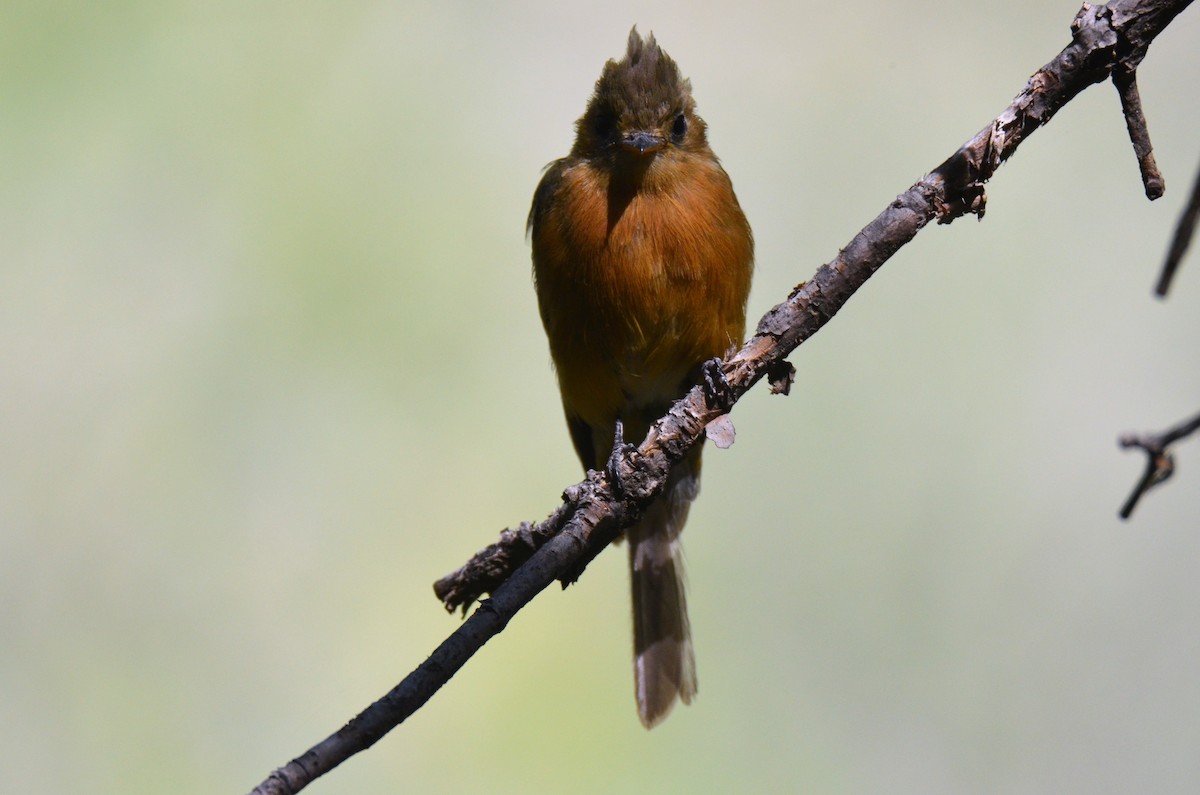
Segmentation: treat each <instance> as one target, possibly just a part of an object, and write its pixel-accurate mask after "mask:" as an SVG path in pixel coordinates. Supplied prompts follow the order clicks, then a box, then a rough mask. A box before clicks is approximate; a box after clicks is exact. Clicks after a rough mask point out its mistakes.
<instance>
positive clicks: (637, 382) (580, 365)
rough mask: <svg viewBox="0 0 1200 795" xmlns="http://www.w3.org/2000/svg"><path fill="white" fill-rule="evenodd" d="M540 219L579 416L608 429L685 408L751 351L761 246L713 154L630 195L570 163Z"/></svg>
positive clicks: (546, 183)
mask: <svg viewBox="0 0 1200 795" xmlns="http://www.w3.org/2000/svg"><path fill="white" fill-rule="evenodd" d="M539 202H540V204H541V206H539V205H538V203H539ZM532 217H533V223H532V227H533V229H532V232H533V262H534V278H535V282H536V285H537V292H538V303H539V306H540V309H541V315H542V321H543V324H544V325H545V328H546V333H547V336H548V337H549V340H550V351H551V355H552V356H553V359H554V363H555V367H556V369H557V372H558V378H559V383H560V386H561V389H562V394H563V404H564V407H565V408H566V409H567V412H568V414H575V415H577V416H578V417H580V418H581V419H583V420H584V421H585V422H587V423H588V424H589V425H592V426H604V425H608V424H611V423H612V421H613V420H614V418H615V417H616V415H617V414H618V412H622V411H624V410H626V409H627V408H628V407H636V406H639V405H647V404H652V403H662V402H664V401H668V400H673V399H675V398H677V397H679V395H680V394H681V393H682V390H681V384H682V383H683V381H684V379H685V378H686V377H687V376H688V374H689V372H690V371H691V370H692V369H693V368H694V367H695V366H696V365H697V364H699V363H700V362H702V361H704V360H705V359H708V358H711V357H713V356H719V355H723V354H725V353H726V351H728V350H729V349H730V348H731V347H733V346H735V345H737V344H740V342H741V340H742V334H743V332H744V330H745V305H746V297H747V294H748V292H749V289H750V276H751V270H752V267H753V266H752V262H753V242H752V239H751V235H750V227H749V225H748V224H747V222H746V219H745V216H744V215H743V214H742V211H741V208H740V207H739V206H738V203H737V199H736V197H735V196H734V193H733V188H732V186H731V184H730V182H729V177H728V176H727V175H726V174H725V171H724V170H723V169H722V168H721V167H720V165H719V163H717V161H716V159H715V158H712V157H711V155H710V156H708V157H703V156H699V155H696V154H692V153H684V152H672V153H670V156H660V157H659V158H658V159H657V160H656V161H655V162H653V163H652V164H651V165H650V167H649V168H648V169H647V171H646V173H645V174H644V175H642V178H641V180H640V181H639V182H637V183H636V184H634V185H632V186H626V187H622V185H621V184H619V183H618V182H616V181H615V180H614V177H613V175H612V173H611V172H610V171H608V170H606V169H604V168H600V167H597V166H596V165H594V164H592V163H591V162H589V161H587V160H584V159H577V160H564V161H559V162H558V163H556V164H555V165H554V166H553V167H552V168H551V170H550V171H549V172H548V173H547V174H546V176H545V177H544V178H543V184H542V186H541V187H540V188H539V191H538V196H537V200H536V202H535V207H534V212H533V216H532Z"/></svg>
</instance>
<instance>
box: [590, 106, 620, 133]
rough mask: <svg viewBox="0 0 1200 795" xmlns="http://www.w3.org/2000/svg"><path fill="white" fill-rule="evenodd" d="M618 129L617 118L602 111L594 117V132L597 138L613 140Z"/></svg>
mask: <svg viewBox="0 0 1200 795" xmlns="http://www.w3.org/2000/svg"><path fill="white" fill-rule="evenodd" d="M616 129H617V117H616V116H614V115H613V114H612V113H610V112H609V111H605V110H602V111H600V112H599V113H597V114H596V115H595V116H593V117H592V132H593V133H594V134H595V136H596V137H597V138H601V139H607V138H611V137H612V136H613V134H614V133H615V132H616Z"/></svg>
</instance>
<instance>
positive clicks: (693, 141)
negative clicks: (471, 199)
mask: <svg viewBox="0 0 1200 795" xmlns="http://www.w3.org/2000/svg"><path fill="white" fill-rule="evenodd" d="M576 126H577V135H576V140H575V145H574V147H573V148H572V149H571V153H570V155H569V156H567V157H565V158H563V159H561V160H557V161H555V162H554V163H552V164H551V165H550V167H549V168H548V170H547V172H546V174H545V176H544V177H543V178H542V181H541V183H540V184H539V185H538V188H537V192H536V193H535V195H534V200H533V207H532V209H531V210H530V214H529V229H530V233H531V236H532V241H533V270H534V282H535V285H536V287H537V295H538V306H539V309H540V312H541V316H542V323H543V325H544V326H545V329H546V335H547V338H548V339H549V342H550V353H551V356H552V358H553V360H554V364H555V369H556V371H557V374H558V382H559V388H560V390H561V392H562V402H563V409H564V411H565V413H566V416H567V424H568V427H569V429H570V431H571V437H572V440H573V441H574V443H575V449H576V451H577V452H578V454H579V457H580V459H581V461H582V463H583V465H584V467H585V468H597V467H599V466H602V465H603V462H604V461H605V460H606V459H607V458H608V456H609V454H610V452H611V449H612V444H613V435H614V430H615V425H616V421H617V419H618V418H619V419H620V420H621V421H622V423H623V425H624V428H625V435H626V438H627V439H628V440H629V441H632V442H637V441H640V440H641V439H642V438H644V436H645V434H646V431H647V430H648V427H649V424H650V423H651V422H653V421H654V420H655V419H657V418H658V417H660V416H662V415H663V414H664V413H666V410H667V408H668V407H669V405H670V403H671V402H672V401H674V400H676V399H678V398H679V397H681V396H682V395H683V393H684V392H685V391H686V390H687V389H688V388H689V387H690V386H691V385H692V384H694V383H695V382H696V379H697V376H698V374H699V367H700V365H701V364H702V363H703V362H704V361H705V360H707V359H710V358H712V357H714V356H722V355H724V354H725V353H727V352H728V351H729V350H731V349H732V348H734V347H735V346H737V345H739V344H740V343H741V341H742V335H743V333H744V330H745V307H746V297H747V295H748V293H749V290H750V276H751V272H752V268H753V265H752V263H753V250H754V244H753V238H752V237H751V234H750V226H749V224H748V223H747V222H746V218H745V216H744V215H743V214H742V211H741V208H740V207H739V206H738V202H737V198H736V196H735V195H734V193H733V186H732V184H731V183H730V181H729V177H728V175H727V174H726V173H725V171H724V169H722V168H721V165H720V163H719V161H718V160H717V158H716V156H715V155H714V154H713V152H712V150H711V149H710V148H709V146H708V142H707V139H706V135H705V124H704V122H703V121H702V120H701V119H700V118H699V117H698V116H697V115H696V113H695V103H694V101H693V100H692V96H691V84H690V82H689V81H687V80H685V79H683V77H682V76H681V75H680V73H679V70H678V67H676V65H675V62H674V61H672V60H671V58H670V57H669V56H668V55H667V54H666V53H664V52H663V51H662V50H661V49H660V48H659V47H658V45H657V43H656V42H655V41H654V37H653V35H651V36H649V37H647V38H646V39H645V40H643V39H642V38H641V37H640V36H639V35H638V33H637V29H636V28H634V29H633V30H632V31H630V34H629V43H628V49H627V51H626V54H625V57H624V59H622V60H621V61H609V62H608V63H607V64H606V65H605V68H604V72H603V73H602V74H601V76H600V79H599V80H598V81H597V83H596V91H595V94H594V95H593V96H592V98H591V100H590V102H589V103H588V107H587V110H586V111H585V113H584V115H583V117H582V118H581V119H580V120H579V122H578V123H577V125H576ZM699 473H700V448H699V447H697V448H695V450H694V451H693V453H692V454H691V456H690V457H689V459H688V460H687V461H685V462H683V463H682V464H681V465H680V466H679V467H677V468H676V471H675V473H673V475H672V478H671V481H670V482H669V483H668V487H667V491H666V492H665V493H664V494H663V495H662V496H661V497H660V498H659V499H658V500H657V501H656V502H655V503H654V504H653V505H652V506H651V508H650V509H648V510H647V512H646V514H645V515H644V516H643V517H642V519H641V520H640V521H639V522H638V524H637V525H636V526H635V527H633V528H630V530H629V531H628V532H627V535H628V537H629V541H630V552H629V554H630V564H631V573H632V580H633V603H634V604H633V610H634V645H635V655H636V656H635V669H634V670H635V685H636V693H637V700H638V712H639V715H640V717H641V719H642V722H643V723H644V724H645V725H646V726H647V727H650V726H653V725H654V724H655V723H657V722H658V721H659V720H661V719H662V718H664V717H665V716H666V714H667V712H669V711H670V709H671V706H672V705H673V704H674V702H675V699H676V697H680V698H682V700H683V701H684V702H689V701H690V700H691V698H692V696H693V695H694V694H695V691H696V676H695V663H694V658H693V652H692V646H691V636H690V630H689V627H688V621H687V613H686V600H685V596H684V591H683V580H682V576H683V569H682V559H681V556H680V549H679V545H678V535H679V532H680V531H681V530H682V527H683V523H684V521H685V520H686V518H687V512H688V506H689V505H690V503H691V501H692V500H693V499H694V498H695V496H696V493H697V491H698V489H699Z"/></svg>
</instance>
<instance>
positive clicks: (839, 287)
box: [254, 0, 1191, 795]
mask: <svg viewBox="0 0 1200 795" xmlns="http://www.w3.org/2000/svg"><path fill="white" fill-rule="evenodd" d="M1190 1H1191V0H1114V2H1112V3H1110V4H1109V5H1108V6H1090V5H1085V6H1084V8H1083V10H1082V11H1080V13H1079V15H1078V16H1077V17H1076V20H1075V22H1074V24H1073V25H1072V31H1073V33H1074V38H1073V41H1072V42H1071V44H1070V45H1068V46H1067V47H1066V48H1065V49H1064V50H1063V51H1062V52H1061V53H1060V54H1059V55H1058V57H1056V58H1055V59H1054V60H1053V61H1051V62H1050V63H1048V64H1047V65H1046V66H1045V67H1043V68H1042V69H1041V70H1039V71H1038V72H1037V73H1036V74H1034V76H1033V77H1032V78H1030V80H1029V82H1028V83H1027V84H1026V86H1025V89H1024V90H1023V91H1022V92H1021V93H1020V94H1018V95H1017V97H1016V99H1014V100H1013V102H1012V104H1011V105H1010V106H1009V107H1008V108H1007V109H1006V110H1005V111H1004V112H1003V113H1002V114H1001V115H1000V116H999V117H998V118H997V119H995V120H994V121H993V122H991V123H990V124H989V125H988V126H987V127H985V128H984V129H983V130H982V131H981V132H980V133H979V134H978V135H976V136H975V138H973V139H972V140H971V141H969V142H968V143H967V144H966V145H964V146H963V147H962V148H961V149H960V150H959V151H958V152H956V153H955V154H954V155H952V156H951V157H950V158H948V159H947V160H946V162H945V163H943V164H942V165H941V166H939V167H938V168H937V169H935V170H934V171H933V172H932V173H930V174H929V175H928V176H927V177H925V178H924V179H922V180H920V181H919V182H917V183H916V184H915V185H913V186H912V187H911V188H909V189H908V190H907V191H905V192H904V193H902V194H900V195H899V196H897V197H896V199H895V200H894V201H893V202H892V203H891V204H890V205H889V206H888V207H887V208H885V209H884V211H883V212H882V213H880V214H879V216H878V217H876V218H875V220H873V221H872V222H871V223H869V224H868V225H867V226H866V227H864V228H863V230H862V231H861V232H859V233H858V234H857V235H856V236H855V237H854V239H853V240H851V241H850V243H849V244H848V245H847V246H846V248H845V249H843V250H842V251H841V252H840V253H839V254H838V256H837V257H836V258H835V259H834V260H833V261H831V262H830V263H829V264H827V265H824V266H822V267H821V268H820V269H818V271H817V272H816V274H815V275H814V276H813V278H812V279H810V280H809V281H807V282H805V283H803V284H801V285H799V286H798V287H796V289H794V290H793V291H792V293H791V294H790V295H789V296H788V298H787V299H786V300H785V301H784V302H783V303H781V304H779V305H777V306H775V307H774V308H773V309H771V311H770V312H768V313H767V314H766V315H765V316H764V317H763V318H762V320H761V321H759V324H758V329H757V332H756V334H755V335H754V336H753V337H752V338H751V339H750V340H749V341H748V342H746V344H745V345H744V346H743V347H742V348H741V349H740V350H739V351H737V352H736V353H735V354H733V355H732V356H731V357H729V358H728V359H726V360H724V361H722V362H720V363H719V368H720V374H721V375H722V376H723V381H724V383H722V384H721V388H719V389H717V388H712V387H711V386H708V387H706V386H703V385H702V386H697V387H694V388H693V389H692V390H691V391H690V392H688V394H687V395H686V396H685V397H684V398H683V399H681V400H679V401H678V402H676V403H675V404H674V405H673V406H672V407H671V410H670V411H669V412H668V414H667V415H666V416H665V417H663V418H662V419H661V420H659V421H658V422H656V423H655V424H654V425H653V426H652V427H651V429H650V431H649V434H648V435H647V437H646V439H645V441H643V442H642V444H641V445H640V446H639V447H638V448H637V450H636V451H634V452H633V453H631V454H629V455H628V456H626V457H624V458H623V459H622V460H621V461H619V462H618V463H617V470H618V474H619V481H620V484H621V488H620V489H619V490H616V489H614V488H613V487H612V486H611V484H610V483H609V477H608V475H607V474H605V473H603V472H592V473H589V476H588V479H587V480H585V481H583V482H582V483H580V484H578V485H576V486H573V487H571V488H570V489H567V491H566V492H565V494H564V497H565V501H566V502H568V503H571V504H572V505H573V508H572V509H571V510H570V517H569V518H566V519H565V521H564V522H563V525H562V530H561V532H559V533H558V534H557V535H555V536H553V537H552V538H550V539H549V540H547V541H545V542H544V543H543V544H542V546H541V547H540V548H539V549H538V550H537V552H535V553H534V554H533V555H532V556H531V557H530V558H529V559H528V560H527V561H526V562H525V563H524V564H522V565H521V566H520V567H519V568H517V569H516V571H515V572H513V573H512V575H511V576H510V577H509V578H508V579H507V580H505V581H504V582H503V584H501V585H499V586H497V587H496V588H495V590H494V591H493V592H492V598H491V599H490V600H487V601H485V602H484V603H483V604H481V605H480V607H479V608H478V609H477V610H476V611H475V612H474V613H473V614H472V615H471V616H470V617H469V618H468V619H467V620H466V621H465V622H464V623H463V624H462V625H461V626H460V627H459V629H458V630H457V631H455V632H454V633H453V634H452V635H451V636H450V637H449V638H448V639H447V640H446V641H445V642H443V643H442V644H441V645H440V646H439V647H438V648H437V649H436V650H435V651H434V652H433V654H432V655H430V657H429V659H427V660H426V661H425V662H423V663H422V664H421V665H420V666H419V667H418V668H417V669H416V670H415V671H413V672H412V673H411V674H410V675H409V676H408V677H406V678H405V679H404V681H402V682H401V683H400V684H398V685H397V686H396V687H395V688H393V689H392V691H391V692H389V693H388V694H387V695H386V696H384V697H383V698H381V699H380V700H379V701H377V702H375V703H374V704H372V705H371V706H370V707H368V708H367V709H365V710H363V712H362V713H360V714H359V715H358V716H357V717H356V718H354V719H353V720H352V721H350V723H348V724H347V725H346V726H345V727H343V728H342V729H341V730H339V731H338V732H336V733H335V734H333V735H331V736H330V737H329V738H327V739H326V740H324V741H322V742H321V743H319V744H318V745H316V746H314V747H313V748H312V749H310V750H309V751H308V752H307V753H305V754H304V755H303V756H301V757H299V758H297V759H295V760H293V761H292V762H290V763H288V764H287V765H285V766H284V767H283V768H280V769H279V770H276V771H275V772H274V773H272V774H271V775H270V776H269V777H268V778H267V779H266V780H265V781H263V783H262V784H260V785H259V786H258V787H256V788H255V790H254V793H258V794H260V795H267V794H268V793H270V794H271V795H282V794H283V793H289V794H291V793H296V792H298V791H299V790H301V789H302V788H303V787H305V786H306V785H307V784H309V783H310V782H312V781H313V780H314V779H316V778H317V777H318V776H320V775H322V774H324V773H326V772H328V771H329V770H331V769H333V768H334V767H335V766H337V765H338V764H340V763H341V762H343V761H345V760H346V759H348V758H349V757H350V756H352V755H353V754H355V753H358V752H359V751H361V750H364V749H366V748H368V747H370V746H371V745H373V744H374V743H375V742H377V741H378V740H379V739H380V738H381V737H383V736H384V734H386V733H387V732H388V731H390V730H391V729H392V728H394V727H395V726H397V725H398V724H399V723H400V722H402V721H403V720H404V719H405V718H407V717H408V716H409V715H411V714H412V713H413V712H414V711H415V710H416V709H418V708H419V707H420V706H421V705H422V704H424V703H425V702H426V701H428V700H429V698H430V697H431V696H432V695H433V693H434V692H436V691H437V690H438V689H439V688H440V687H441V686H442V685H443V684H445V683H446V682H447V681H448V680H449V679H450V677H452V676H453V675H454V673H455V672H457V671H458V669H459V668H461V667H462V666H463V665H464V664H465V663H466V661H467V660H468V659H469V658H470V657H471V656H472V655H473V654H474V653H475V652H476V651H477V650H478V649H479V648H481V647H482V645H483V644H484V643H485V642H487V640H489V639H490V638H492V637H493V636H495V635H496V634H497V633H498V632H500V631H501V630H502V629H503V628H504V626H505V625H506V624H507V623H508V621H509V620H510V619H511V618H512V616H513V615H515V614H516V612H517V611H518V610H520V609H521V608H522V607H523V606H524V605H525V604H527V603H528V602H529V601H530V600H531V599H533V597H534V596H536V595H537V594H538V593H540V592H541V591H542V590H543V589H544V588H545V587H546V586H548V585H549V584H550V583H551V582H553V581H554V580H556V579H559V578H561V577H563V576H566V575H568V573H570V572H578V571H581V570H582V567H583V566H585V565H586V564H587V562H588V561H589V560H590V559H591V558H593V557H594V556H595V555H597V554H599V552H600V551H601V550H603V549H605V548H606V547H607V545H608V543H609V542H610V541H611V540H612V539H613V538H615V537H616V536H617V535H618V534H619V532H620V530H621V529H622V528H623V527H626V526H628V525H629V524H631V523H632V522H634V521H636V519H637V517H638V515H639V513H640V511H641V510H642V509H643V508H644V507H645V506H646V505H648V504H649V502H650V501H651V500H652V499H653V498H654V496H655V495H656V494H658V493H659V492H660V491H661V490H662V488H663V486H664V485H665V483H666V480H667V476H668V474H669V472H670V469H671V466H672V465H673V464H674V463H675V462H677V461H679V460H680V459H682V458H683V456H684V455H685V454H686V452H687V450H688V449H689V448H690V447H692V446H693V445H695V444H696V443H697V442H698V440H699V439H701V438H702V435H703V433H704V428H705V426H706V425H707V423H708V422H710V421H712V420H713V419H715V418H716V417H719V416H721V415H722V414H727V413H728V412H729V411H730V409H732V408H733V405H734V403H736V401H737V400H738V399H739V398H740V397H741V396H742V395H744V394H745V393H746V392H747V390H749V389H750V388H751V387H752V386H753V385H754V384H755V383H757V382H758V381H759V380H760V379H762V378H763V377H764V376H768V377H769V380H771V381H774V382H775V383H776V384H780V383H782V382H783V381H784V380H786V379H784V377H783V374H782V373H783V371H782V367H783V365H782V364H781V363H782V362H783V361H784V359H785V357H786V356H787V355H788V354H789V353H790V352H791V351H792V350H794V349H795V348H796V347H797V346H798V345H800V344H801V343H803V342H804V341H805V340H807V339H808V338H809V337H811V336H812V335H813V334H815V333H816V332H817V331H818V330H819V329H821V328H822V327H823V326H824V325H825V324H826V323H827V322H829V320H830V319H831V318H832V317H833V316H834V315H835V314H836V313H837V312H838V310H839V309H840V308H841V307H842V306H843V305H844V304H845V303H846V301H847V300H849V298H850V297H851V296H852V295H853V294H854V293H855V291H857V290H858V288H859V287H861V286H862V284H863V283H864V282H866V281H867V279H869V278H870V277H871V275H872V274H874V273H875V271H877V270H878V269H879V268H880V267H881V266H882V265H883V263H884V262H886V261H887V260H888V259H889V258H890V257H891V256H892V255H893V254H894V253H896V251H897V250H898V249H899V248H900V247H901V246H903V245H904V244H906V243H907V242H908V241H910V240H912V238H913V237H915V236H916V234H917V233H918V232H919V231H921V229H923V228H924V227H925V226H926V225H927V224H928V223H929V222H930V221H931V220H934V219H937V220H938V221H939V222H943V223H948V222H950V221H951V220H953V219H954V218H956V217H958V216H959V215H962V214H965V213H977V214H982V212H983V209H984V193H983V183H984V182H986V181H987V180H988V179H989V178H990V177H991V176H992V174H993V173H994V171H995V169H996V168H997V167H998V166H999V164H1000V163H1002V162H1003V161H1004V160H1005V159H1007V158H1008V157H1009V156H1010V155H1011V154H1012V153H1013V152H1014V151H1015V150H1016V148H1017V146H1018V145H1019V143H1020V142H1021V141H1022V140H1023V139H1024V138H1025V137H1026V136H1028V135H1029V134H1030V133H1031V132H1033V131H1034V130H1035V129H1037V128H1038V127H1040V126H1042V125H1044V124H1045V123H1046V122H1047V121H1049V119H1050V118H1051V117H1052V116H1053V115H1054V113H1055V112H1056V111H1057V110H1058V109H1059V108H1061V107H1062V106H1063V105H1064V104H1065V103H1066V102H1068V101H1069V100H1070V99H1071V98H1072V97H1074V96H1075V95H1076V94H1078V93H1079V92H1080V91H1082V90H1083V89H1084V88H1086V87H1087V86H1089V85H1091V84H1093V83H1097V82H1100V81H1102V80H1106V79H1108V76H1109V74H1110V73H1111V71H1112V69H1113V67H1114V64H1115V62H1116V61H1115V58H1116V56H1115V53H1116V46H1115V45H1116V42H1117V40H1118V38H1120V39H1121V40H1122V41H1124V42H1127V43H1128V44H1129V46H1130V47H1132V48H1133V51H1134V53H1135V54H1136V55H1137V57H1138V58H1139V59H1140V56H1141V55H1142V54H1144V52H1145V49H1146V48H1147V47H1148V46H1149V44H1150V42H1151V41H1152V40H1153V39H1154V37H1155V36H1157V35H1158V34H1159V33H1160V32H1161V31H1162V30H1163V29H1164V28H1165V27H1166V26H1167V25H1168V24H1169V23H1170V21H1171V20H1172V19H1173V18H1174V17H1175V16H1176V15H1177V14H1178V13H1179V12H1180V11H1182V10H1183V9H1184V8H1185V7H1187V5H1188V4H1189V3H1190ZM1127 54H1128V53H1127ZM560 510H562V509H561V508H560ZM556 515H557V512H556ZM522 543H525V542H524V541H522ZM469 592H470V588H466V589H461V590H460V594H463V595H465V594H467V593H469ZM464 604H465V603H464ZM447 606H448V607H450V606H451V605H450V604H449V603H447Z"/></svg>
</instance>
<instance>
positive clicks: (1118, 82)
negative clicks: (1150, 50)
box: [1113, 67, 1167, 201]
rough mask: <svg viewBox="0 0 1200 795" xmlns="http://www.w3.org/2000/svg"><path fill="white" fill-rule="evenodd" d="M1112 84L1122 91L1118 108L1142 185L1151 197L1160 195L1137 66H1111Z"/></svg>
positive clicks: (1160, 180) (1163, 187) (1162, 186)
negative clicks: (1130, 143)
mask: <svg viewBox="0 0 1200 795" xmlns="http://www.w3.org/2000/svg"><path fill="white" fill-rule="evenodd" d="M1113 85H1114V86H1116V87H1117V93H1118V94H1120V95H1121V111H1122V112H1123V113H1124V114H1125V127H1126V128H1127V129H1128V130H1129V140H1130V142H1132V143H1133V153H1134V154H1135V155H1137V161H1138V170H1139V171H1141V172H1142V186H1143V187H1144V188H1145V189H1146V198H1147V199H1149V200H1150V201H1154V200H1155V199H1157V198H1159V197H1161V196H1162V195H1163V191H1165V190H1166V188H1167V186H1166V183H1165V182H1164V181H1163V175H1162V172H1161V171H1159V170H1158V163H1156V162H1154V146H1153V145H1152V144H1151V143H1150V129H1149V128H1148V127H1147V126H1146V114H1145V113H1144V112H1143V111H1142V96H1141V93H1140V92H1139V91H1138V85H1137V70H1136V69H1126V68H1124V67H1117V68H1116V69H1114V70H1113Z"/></svg>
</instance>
